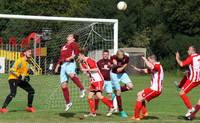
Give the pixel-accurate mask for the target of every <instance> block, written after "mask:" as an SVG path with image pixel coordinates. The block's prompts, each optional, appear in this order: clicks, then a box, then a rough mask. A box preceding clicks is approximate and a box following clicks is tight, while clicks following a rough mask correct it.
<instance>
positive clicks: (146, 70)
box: [131, 65, 148, 73]
mask: <svg viewBox="0 0 200 123" xmlns="http://www.w3.org/2000/svg"><path fill="white" fill-rule="evenodd" d="M131 67H132V68H133V69H134V70H136V71H138V72H141V73H148V69H140V68H137V67H136V66H134V65H131Z"/></svg>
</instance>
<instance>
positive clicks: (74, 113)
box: [0, 73, 200, 123]
mask: <svg viewBox="0 0 200 123" xmlns="http://www.w3.org/2000/svg"><path fill="white" fill-rule="evenodd" d="M181 76H182V75H178V74H176V73H166V74H165V78H164V83H163V86H164V89H163V92H162V94H161V96H160V97H158V98H156V99H154V100H153V101H151V102H150V103H148V104H147V110H148V112H149V117H148V118H146V119H143V120H141V121H139V122H141V123H143V122H144V123H182V122H189V121H186V120H184V117H183V116H184V114H185V113H186V111H187V109H186V107H185V106H184V104H183V102H182V101H181V99H180V97H179V96H178V92H177V90H176V88H175V85H174V84H173V81H174V80H180V79H181ZM0 77H1V81H0V104H1V105H2V103H3V101H4V99H5V97H6V96H7V94H8V93H9V87H8V82H7V75H0ZM81 79H82V80H83V81H84V84H85V85H87V79H85V77H84V76H81ZM131 79H132V80H133V81H134V85H135V86H134V89H133V90H132V91H129V92H124V93H123V94H122V98H123V107H124V111H126V112H127V113H128V115H129V118H120V117H119V116H118V114H113V115H112V116H111V117H106V116H105V115H106V112H107V110H108V109H107V107H105V106H104V105H103V104H102V103H100V108H99V110H98V111H97V117H95V118H83V115H84V114H86V113H88V112H89V108H88V104H87V98H86V97H85V98H84V99H80V98H79V91H78V89H77V88H76V87H75V85H74V84H73V83H72V82H70V94H71V100H72V102H73V106H72V108H71V109H70V111H69V112H65V111H64V108H65V105H64V104H65V103H64V99H63V96H62V92H61V91H60V89H59V76H58V75H45V76H31V81H30V83H31V85H32V86H33V87H34V88H35V91H36V94H35V98H34V107H35V108H36V109H37V112H36V113H27V112H26V111H25V110H24V109H25V107H26V104H27V94H26V93H25V92H24V91H23V90H21V89H20V88H18V90H17V91H18V92H17V95H16V97H15V98H14V100H13V101H12V102H11V104H10V105H9V106H8V108H9V112H8V113H5V114H0V122H1V123H71V122H91V123H100V122H101V123H103V122H107V123H114V122H130V123H131V122H133V121H131V120H129V119H130V118H131V117H132V115H133V109H134V106H135V100H136V94H137V92H138V91H139V90H142V89H143V88H145V87H149V85H150V82H149V81H150V76H143V75H140V76H131ZM86 87H87V86H86ZM199 93H200V87H197V88H195V89H194V90H193V91H191V92H190V93H189V94H188V96H189V98H190V99H191V102H192V104H193V105H194V104H195V103H196V102H197V99H198V98H199V97H200V95H199ZM192 122H196V123H199V122H200V113H199V114H198V115H197V118H196V119H195V120H193V121H192Z"/></svg>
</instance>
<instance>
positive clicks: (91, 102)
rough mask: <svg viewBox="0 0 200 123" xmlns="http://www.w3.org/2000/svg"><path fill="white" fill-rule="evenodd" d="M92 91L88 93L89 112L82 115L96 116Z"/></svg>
mask: <svg viewBox="0 0 200 123" xmlns="http://www.w3.org/2000/svg"><path fill="white" fill-rule="evenodd" d="M93 96H94V92H89V93H88V104H89V107H90V113H89V114H86V115H84V117H96V110H95V104H94V99H93Z"/></svg>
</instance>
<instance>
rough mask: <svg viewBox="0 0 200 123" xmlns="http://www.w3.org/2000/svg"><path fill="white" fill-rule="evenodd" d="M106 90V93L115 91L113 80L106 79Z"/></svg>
mask: <svg viewBox="0 0 200 123" xmlns="http://www.w3.org/2000/svg"><path fill="white" fill-rule="evenodd" d="M104 90H105V91H106V93H112V92H113V89H112V82H111V81H107V80H104Z"/></svg>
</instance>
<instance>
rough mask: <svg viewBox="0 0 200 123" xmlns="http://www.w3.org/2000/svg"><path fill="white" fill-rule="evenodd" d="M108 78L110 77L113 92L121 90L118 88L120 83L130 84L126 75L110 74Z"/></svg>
mask: <svg viewBox="0 0 200 123" xmlns="http://www.w3.org/2000/svg"><path fill="white" fill-rule="evenodd" d="M110 77H111V81H112V85H113V89H114V90H121V88H120V82H122V83H124V84H128V83H130V82H131V80H130V78H129V76H128V74H127V73H118V74H116V73H113V72H111V73H110Z"/></svg>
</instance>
